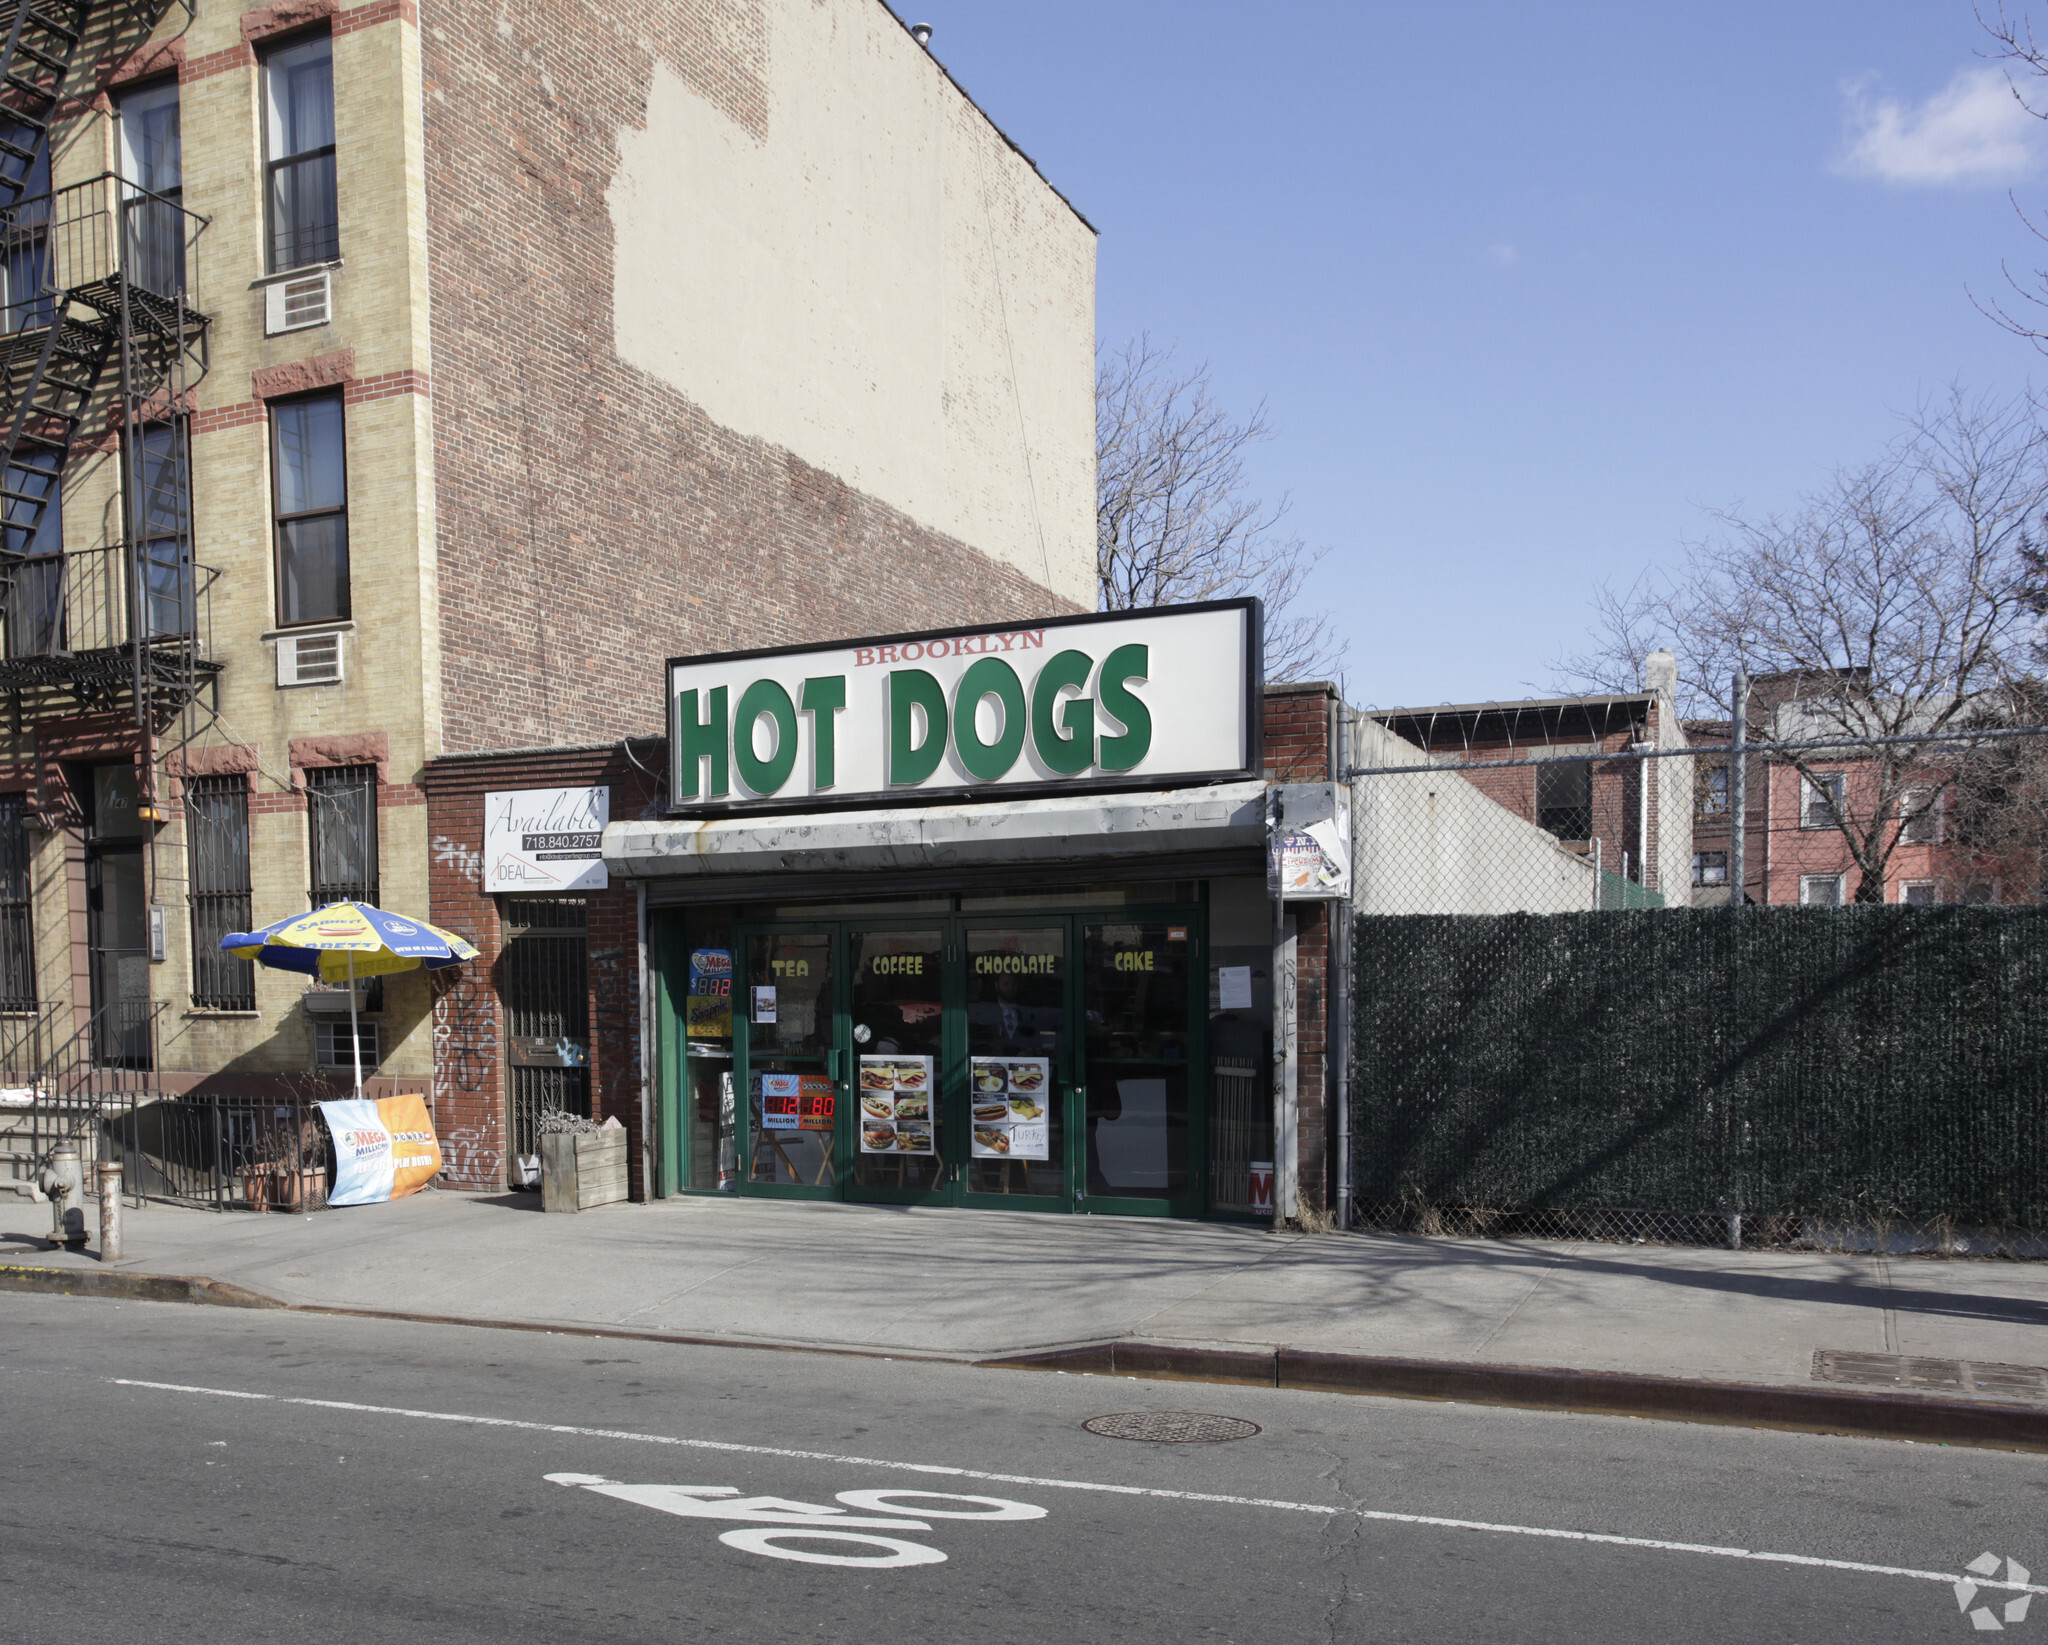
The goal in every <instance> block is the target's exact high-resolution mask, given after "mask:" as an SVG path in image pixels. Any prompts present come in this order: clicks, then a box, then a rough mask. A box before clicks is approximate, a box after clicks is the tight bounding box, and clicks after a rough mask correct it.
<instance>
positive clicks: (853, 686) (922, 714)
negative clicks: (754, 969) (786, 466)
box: [494, 599, 1263, 815]
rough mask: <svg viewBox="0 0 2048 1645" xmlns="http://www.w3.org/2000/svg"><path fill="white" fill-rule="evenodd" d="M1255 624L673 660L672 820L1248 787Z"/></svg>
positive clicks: (1179, 620)
mask: <svg viewBox="0 0 2048 1645" xmlns="http://www.w3.org/2000/svg"><path fill="white" fill-rule="evenodd" d="M1260 620H1261V619H1260V606H1259V602H1258V601H1257V600H1249V599H1246V600H1219V601H1214V602H1211V603H1208V604H1204V605H1190V606H1175V607H1171V608H1167V609H1163V610H1156V611H1135V612H1134V611H1118V612H1107V613H1099V614H1096V615H1092V616H1081V617H1053V618H1047V619H1045V620H1043V621H1041V622H1036V623H1029V624H1023V625H1015V624H1013V625H1008V626H1003V625H997V626H992V627H984V628H960V629H945V630H935V631H931V632H927V633H922V634H897V635H892V636H889V637H887V638H877V639H869V640H854V641H833V642H831V643H830V644H826V645H809V646H795V647H785V648H781V649H775V650H765V651H739V652H729V653H726V654H725V655H722V656H715V657H682V658H676V659H674V660H672V661H671V662H670V663H669V665H668V697H669V738H670V755H671V758H672V760H673V762H674V763H673V769H672V773H671V779H670V797H671V798H670V804H671V809H672V810H676V811H684V812H690V813H693V814H702V815H710V814H715V813H719V812H728V811H736V810H747V809H752V808H764V809H772V808H778V807H779V808H783V809H796V808H802V809H806V810H809V809H815V808H817V807H821V806H832V805H840V804H873V803H875V802H876V801H877V800H882V801H885V802H888V803H892V804H893V803H903V802H912V803H927V802H929V801H932V800H938V799H956V800H957V799H962V798H968V799H979V800H989V799H994V798H997V797H1001V798H1003V799H1006V800H1008V799H1024V798H1030V797H1043V796H1046V795H1050V794H1053V793H1057V792H1059V791H1061V790H1063V789H1068V790H1071V789H1087V790H1096V791H1109V790H1114V789H1118V788H1137V787H1157V786H1159V785H1161V784H1168V783H1183V784H1184V783H1190V782H1205V781H1206V782H1214V781H1221V780H1223V779H1225V778H1231V777H1239V778H1242V777H1251V776H1256V775H1258V773H1259V770H1260V768H1261V764H1262V762H1261V757H1260V744H1259V735H1260V692H1261V688H1262V674H1263V667H1262V663H1261V658H1260V646H1261V630H1260ZM494 797H495V796H494Z"/></svg>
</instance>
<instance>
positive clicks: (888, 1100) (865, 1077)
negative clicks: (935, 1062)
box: [860, 1055, 938, 1154]
mask: <svg viewBox="0 0 2048 1645" xmlns="http://www.w3.org/2000/svg"><path fill="white" fill-rule="evenodd" d="M860 1151H861V1152H862V1153H863V1154H932V1153H936V1152H937V1151H938V1150H937V1148H936V1147H935V1146H934V1145H933V1142H932V1059H931V1058H930V1057H908V1056H902V1055H897V1056H878V1057H862V1058H861V1059H860Z"/></svg>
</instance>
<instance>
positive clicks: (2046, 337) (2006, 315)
mask: <svg viewBox="0 0 2048 1645" xmlns="http://www.w3.org/2000/svg"><path fill="white" fill-rule="evenodd" d="M1976 12H1977V21H1978V22H1979V23H1981V24H1982V25H1983V27H1984V32H1985V33H1986V34H1988V35H1990V36H1991V44H1992V49H1991V51H1990V52H1989V53H1987V54H1986V55H1988V56H1989V57H1991V58H1992V60H1993V61H1995V62H2002V63H2004V64H2005V65H2006V79H2007V80H2008V81H2009V82H2010V83H2011V85H2012V94H2013V98H2014V100H2015V101H2016V102H2018V104H2019V105H2020V107H2021V108H2023V109H2025V110H2026V111H2027V112H2028V113H2029V114H2031V115H2033V116H2034V118H2035V119H2037V120H2048V45H2043V44H2041V43H2040V42H2039V41H2037V40H2036V39H2035V38H2034V25H2033V21H2032V19H2031V18H2029V17H2028V16H2027V14H2026V13H2025V12H2020V13H2018V14H2017V15H2015V14H2014V13H2012V12H2009V11H2007V10H2006V8H2005V4H2004V0H1999V4H1998V9H1997V11H1996V12H1995V13H1993V12H1987V11H1986V10H1985V8H1984V6H1983V5H1982V4H1981V0H1980V3H1979V4H1978V5H1977V6H1976ZM2029 81H2031V82H2033V84H2032V86H2031V87H2030V86H2029V85H2027V84H2026V83H2025V82H2029ZM2030 91H2031V93H2032V95H2029V93H2030ZM2012 208H2013V210H2014V211H2015V212H2017V213H2018V214H2019V219H2020V221H2021V222H2022V223H2024V224H2026V226H2027V232H2028V233H2030V234H2032V235H2033V236H2034V238H2035V239H2037V240H2041V241H2048V230H2044V229H2043V228H2042V226H2041V225H2040V223H2038V222H2037V221H2036V220H2035V219H2034V217H2033V216H2031V215H2030V214H2029V213H2028V211H2027V209H2026V207H2024V206H2022V205H2021V204H2020V203H2019V201H2018V199H2017V198H2014V199H2013V201H2012ZM2000 272H2002V273H2003V274H2004V275H2005V283H2006V284H2007V285H2008V286H2010V287H2011V288H2012V296H2013V298H2015V299H2017V300H2018V302H2019V303H2020V304H2022V305H2024V306H2022V307H2020V308H2019V309H2018V311H2017V312H2015V311H2014V310H2012V309H2009V308H2007V307H2006V304H2005V302H2003V301H2000V300H1999V299H1997V298H1993V299H1991V300H1989V301H1986V300H1984V299H1982V298H1979V297H1978V296H1976V294H1975V293H1972V294H1971V298H1970V300H1971V301H1972V302H1973V303H1975V304H1976V305H1977V307H1978V308H1979V309H1981V310H1982V311H1983V312H1984V313H1985V314H1987V315H1989V316H1990V317H1991V318H1992V319H1994V320H1996V321H1997V322H1998V323H1999V324H2000V325H2002V326H2004V327H2005V329H2006V330H2007V331H2010V332H2011V333H2013V335H2015V336H2017V337H2024V338H2026V339H2027V340H2028V341H2029V342H2031V343H2032V344H2033V345H2034V346H2035V347H2036V348H2040V349H2044V350H2048V331H2044V330H2043V329H2042V325H2043V321H2042V319H2041V317H2040V316H2038V315H2035V314H2030V313H2029V312H2028V310H2029V309H2039V310H2048V269H2035V270H2034V271H2033V272H2032V273H2031V274H2030V275H2029V276H2028V278H2027V279H2026V280H2024V281H2022V280H2021V279H2019V278H2018V277H2017V276H2016V275H2014V273H2013V271H2012V268H2011V265H2010V264H2001V265H2000Z"/></svg>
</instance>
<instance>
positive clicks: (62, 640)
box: [0, 173, 218, 734]
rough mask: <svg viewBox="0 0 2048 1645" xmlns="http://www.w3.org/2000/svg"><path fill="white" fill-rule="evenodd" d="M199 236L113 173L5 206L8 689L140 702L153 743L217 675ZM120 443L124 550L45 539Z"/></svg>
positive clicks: (4, 649) (1, 347)
mask: <svg viewBox="0 0 2048 1645" xmlns="http://www.w3.org/2000/svg"><path fill="white" fill-rule="evenodd" d="M205 227H206V220H205V219H204V218H201V217H199V216H197V215H195V214H194V213H191V212H188V211H186V210H185V209H184V207H183V206H182V205H180V204H179V203H178V202H177V201H175V200H170V199H167V198H165V197H163V196H161V195H157V194H152V193H150V192H148V191H147V190H144V189H140V188H137V187H136V186H135V185H133V184H132V183H127V182H124V181H123V180H122V179H121V178H119V177H118V176H115V175H113V174H112V173H105V174H102V175H100V176H97V177H91V178H87V179H85V180H83V181H81V182H77V183H73V184H70V185H68V186H67V187H65V188H62V189H58V190H55V191H53V192H51V193H49V194H46V195H39V196H36V197H34V198H31V199H24V200H20V201H17V202H16V203H14V204H12V205H5V206H0V390H4V395H5V399H4V401H0V418H4V421H0V598H4V603H5V608H6V611H5V621H4V623H0V690H5V691H8V692H11V693H13V694H14V695H15V697H16V700H17V701H19V700H21V698H22V697H23V696H25V695H28V694H33V693H37V692H42V691H49V690H62V691H65V692H67V693H68V695H69V696H70V697H71V698H72V699H73V700H75V701H77V702H79V703H82V704H84V705H85V706H88V707H93V708H108V707H112V706H113V705H114V704H115V702H116V701H117V700H118V699H119V698H121V697H122V696H123V695H124V694H128V693H132V698H133V703H134V707H135V711H136V715H137V718H138V719H139V720H141V721H143V722H144V723H145V724H146V725H147V726H148V728H149V729H150V730H151V732H152V734H154V733H156V732H158V731H161V730H162V728H163V725H164V723H166V722H167V721H168V720H169V719H170V718H172V717H174V716H175V715H176V714H177V713H178V712H179V711H181V710H182V709H183V708H184V707H185V705H186V704H188V703H190V702H191V701H193V699H194V698H195V697H196V696H197V694H198V692H199V691H200V690H201V688H202V687H203V686H204V685H205V684H206V683H207V682H209V681H210V680H211V679H212V678H213V676H214V675H215V674H216V673H217V672H218V665H217V663H215V662H214V660H213V657H212V647H211V634H210V626H211V611H210V596H209V592H208V591H209V589H210V587H211V585H212V583H213V582H214V581H215V579H216V575H217V574H216V573H215V572H214V571H213V570H211V569H210V568H208V567H204V566H201V565H199V564H197V563H196V561H195V560H194V557H193V552H192V546H193V545H192V530H191V470H190V464H191V455H190V448H189V437H188V433H187V430H186V429H185V427H184V419H185V418H186V417H187V416H188V415H189V413H190V412H191V410H192V392H191V391H192V388H193V386H194V385H195V384H196V383H197V381H198V379H199V377H200V376H202V375H203V374H204V372H205V370H206V341H207V318H206V315H205V314H204V313H203V311H202V310H201V309H200V307H199V303H198V284H199V282H198V274H199V242H200V235H201V233H202V232H203V231H204V229H205ZM109 439H111V440H112V441H113V442H114V443H115V445H116V446H117V447H118V448H119V452H120V456H121V459H122V461H121V464H120V471H121V483H122V487H123V499H122V500H123V507H122V513H121V517H122V519H123V520H124V521H125V522H126V523H125V526H124V528H123V530H122V540H121V541H120V542H119V543H116V544H108V545H101V546H97V547H93V548H88V549H84V550H74V551H71V552H68V553H67V552H64V551H63V547H62V544H61V543H59V542H57V541H54V540H52V534H51V533H46V532H45V531H44V529H43V528H44V523H45V520H46V518H47V517H48V515H49V511H50V509H51V508H52V507H53V506H56V505H57V504H58V502H59V499H60V494H61V489H62V485H63V474H64V470H65V467H66V465H67V464H68V462H69V461H70V460H71V459H72V457H73V456H74V454H76V453H79V452H82V451H98V450H100V449H103V448H104V445H105V443H106V442H107V441H108V440H109Z"/></svg>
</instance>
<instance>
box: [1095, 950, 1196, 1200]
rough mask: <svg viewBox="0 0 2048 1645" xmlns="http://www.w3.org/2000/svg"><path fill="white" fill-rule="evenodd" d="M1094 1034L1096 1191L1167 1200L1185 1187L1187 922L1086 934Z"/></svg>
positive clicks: (1186, 1181) (1186, 1170) (1118, 1197)
mask: <svg viewBox="0 0 2048 1645" xmlns="http://www.w3.org/2000/svg"><path fill="white" fill-rule="evenodd" d="M1081 929H1082V946H1083V950H1084V953H1083V960H1082V964H1083V972H1082V1006H1083V1013H1084V1016H1085V1018H1086V1021H1087V1033H1088V1082H1087V1090H1088V1113H1087V1123H1088V1139H1087V1140H1088V1185H1087V1191H1088V1193H1089V1194H1090V1195H1102V1196H1105V1197H1109V1198H1117V1199H1165V1198H1171V1197H1173V1196H1176V1195H1179V1194H1183V1193H1185V1192H1186V1191H1187V1188H1188V1183H1189V1178H1188V984H1189V954H1190V952H1191V949H1192V944H1191V942H1190V940H1189V931H1188V928H1187V926H1186V925H1183V924H1176V923H1169V922H1166V921H1144V922H1132V923H1128V924H1109V923H1104V924H1095V923H1093V922H1091V923H1089V924H1086V925H1084V926H1083V927H1082V928H1081Z"/></svg>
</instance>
